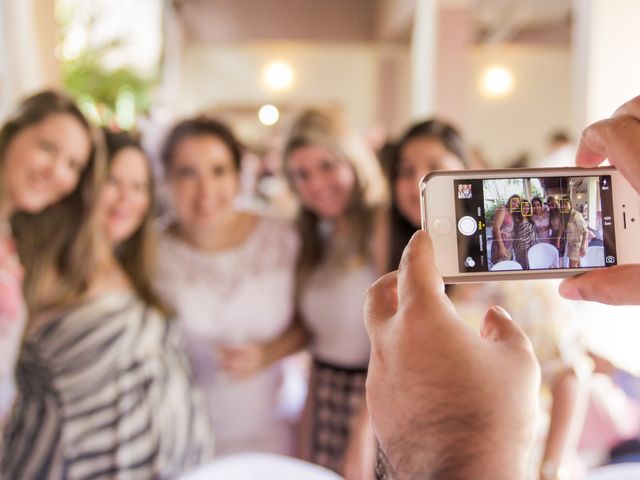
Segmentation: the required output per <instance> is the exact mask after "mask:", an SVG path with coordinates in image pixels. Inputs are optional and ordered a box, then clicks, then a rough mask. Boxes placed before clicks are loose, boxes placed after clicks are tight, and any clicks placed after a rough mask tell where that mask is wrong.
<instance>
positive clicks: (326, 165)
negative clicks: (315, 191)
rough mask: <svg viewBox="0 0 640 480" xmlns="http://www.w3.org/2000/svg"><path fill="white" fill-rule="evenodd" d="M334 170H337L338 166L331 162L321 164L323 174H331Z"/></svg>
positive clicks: (326, 161) (325, 161)
mask: <svg viewBox="0 0 640 480" xmlns="http://www.w3.org/2000/svg"><path fill="white" fill-rule="evenodd" d="M334 168H336V164H335V162H332V161H331V160H323V161H322V163H321V164H320V170H322V171H323V172H330V171H332V170H333V169H334Z"/></svg>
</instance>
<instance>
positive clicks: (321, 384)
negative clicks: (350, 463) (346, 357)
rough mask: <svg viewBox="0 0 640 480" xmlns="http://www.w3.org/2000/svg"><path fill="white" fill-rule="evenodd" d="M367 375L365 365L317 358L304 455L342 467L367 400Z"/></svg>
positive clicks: (305, 426)
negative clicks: (338, 363)
mask: <svg viewBox="0 0 640 480" xmlns="http://www.w3.org/2000/svg"><path fill="white" fill-rule="evenodd" d="M366 378H367V369H366V368H347V367H341V366H336V365H332V364H329V363H325V362H323V361H320V360H318V359H314V361H313V365H312V369H311V379H310V387H309V395H308V398H307V405H306V407H305V419H304V422H303V435H302V437H303V438H302V443H303V452H302V456H303V458H305V459H306V460H308V461H310V462H312V463H315V464H317V465H321V466H323V467H325V468H328V469H330V470H333V471H335V472H338V473H339V472H340V471H341V469H342V466H343V462H344V454H345V452H346V449H347V445H348V442H349V438H350V433H351V432H350V429H351V424H352V423H353V419H354V417H355V415H357V414H358V412H359V411H360V409H361V408H362V405H363V404H364V402H365V381H366Z"/></svg>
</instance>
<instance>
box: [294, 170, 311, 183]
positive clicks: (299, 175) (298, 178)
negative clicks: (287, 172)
mask: <svg viewBox="0 0 640 480" xmlns="http://www.w3.org/2000/svg"><path fill="white" fill-rule="evenodd" d="M308 178H309V175H308V174H307V172H306V171H304V170H292V171H291V179H292V180H293V181H294V182H304V181H306V180H307V179H308Z"/></svg>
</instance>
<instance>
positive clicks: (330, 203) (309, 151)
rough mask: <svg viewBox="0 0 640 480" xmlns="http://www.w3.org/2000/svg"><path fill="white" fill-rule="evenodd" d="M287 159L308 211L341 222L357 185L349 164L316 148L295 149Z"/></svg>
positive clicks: (297, 190)
mask: <svg viewBox="0 0 640 480" xmlns="http://www.w3.org/2000/svg"><path fill="white" fill-rule="evenodd" d="M287 160H288V162H287V167H288V169H289V174H290V176H291V179H292V182H293V186H294V188H295V190H296V192H297V193H298V195H299V196H300V201H301V202H302V203H303V205H304V206H305V207H306V208H308V209H309V210H311V211H312V212H313V213H315V214H316V215H318V216H319V217H321V218H325V219H337V218H339V217H341V216H342V215H343V214H344V213H345V212H346V210H347V207H348V206H349V203H350V202H351V198H352V196H353V191H354V188H355V182H356V177H355V173H354V172H353V169H352V168H351V167H350V166H349V165H348V164H347V163H346V162H344V161H341V160H340V159H339V158H338V157H337V156H336V155H335V154H334V153H333V152H331V151H330V150H329V149H328V148H325V147H322V146H316V145H308V146H303V147H299V148H296V149H294V150H293V151H292V152H291V153H290V154H289V157H288V159H287Z"/></svg>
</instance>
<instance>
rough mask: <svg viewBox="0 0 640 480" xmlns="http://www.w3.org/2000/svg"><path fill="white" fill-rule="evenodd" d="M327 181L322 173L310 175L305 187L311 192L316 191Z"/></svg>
mask: <svg viewBox="0 0 640 480" xmlns="http://www.w3.org/2000/svg"><path fill="white" fill-rule="evenodd" d="M324 185H325V181H324V179H323V178H322V176H321V175H309V177H308V178H307V181H306V182H305V187H306V189H307V191H309V192H310V193H316V192H319V191H321V190H322V189H323V188H324Z"/></svg>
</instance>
